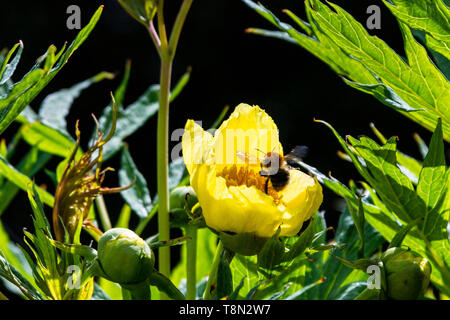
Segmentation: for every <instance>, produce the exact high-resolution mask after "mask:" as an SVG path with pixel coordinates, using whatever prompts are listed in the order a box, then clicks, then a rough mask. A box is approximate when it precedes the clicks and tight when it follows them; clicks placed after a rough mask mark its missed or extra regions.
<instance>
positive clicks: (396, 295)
mask: <svg viewBox="0 0 450 320" xmlns="http://www.w3.org/2000/svg"><path fill="white" fill-rule="evenodd" d="M381 261H382V262H383V263H384V267H385V271H386V286H387V288H384V289H385V291H386V294H387V296H388V297H389V298H391V299H394V300H414V299H417V298H419V297H421V296H423V294H424V293H425V290H426V289H427V288H428V285H429V283H430V274H431V265H430V263H429V262H428V260H427V259H425V258H423V257H422V256H420V255H419V254H417V253H415V252H412V251H410V250H405V249H402V248H399V247H395V248H390V249H388V250H387V251H386V252H385V253H384V254H383V255H382V257H381Z"/></svg>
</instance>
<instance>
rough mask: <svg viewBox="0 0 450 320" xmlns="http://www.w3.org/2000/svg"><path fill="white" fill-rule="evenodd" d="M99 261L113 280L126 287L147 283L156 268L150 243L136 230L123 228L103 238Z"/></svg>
mask: <svg viewBox="0 0 450 320" xmlns="http://www.w3.org/2000/svg"><path fill="white" fill-rule="evenodd" d="M98 260H99V263H100V266H101V268H102V271H103V272H104V273H105V275H106V276H107V277H108V278H109V279H110V280H111V281H114V282H117V283H120V284H125V285H126V284H135V283H140V282H143V281H145V280H146V279H147V278H148V277H149V276H150V275H151V274H152V272H153V267H154V265H155V256H154V254H153V252H152V250H151V249H150V247H149V246H148V244H147V243H146V242H145V241H144V240H143V239H141V238H140V237H139V236H138V235H137V234H136V233H134V232H133V231H131V230H128V229H123V228H115V229H110V230H108V231H107V232H105V233H104V234H103V235H102V236H101V238H100V240H99V242H98Z"/></svg>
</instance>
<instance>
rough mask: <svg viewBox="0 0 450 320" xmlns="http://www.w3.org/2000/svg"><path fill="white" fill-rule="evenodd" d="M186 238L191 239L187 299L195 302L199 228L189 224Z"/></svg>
mask: <svg viewBox="0 0 450 320" xmlns="http://www.w3.org/2000/svg"><path fill="white" fill-rule="evenodd" d="M186 236H188V237H190V238H191V239H190V240H188V241H187V243H186V256H187V261H186V299H187V300H195V298H196V296H197V289H196V283H197V268H196V262H197V227H196V226H192V225H189V224H188V225H187V226H186Z"/></svg>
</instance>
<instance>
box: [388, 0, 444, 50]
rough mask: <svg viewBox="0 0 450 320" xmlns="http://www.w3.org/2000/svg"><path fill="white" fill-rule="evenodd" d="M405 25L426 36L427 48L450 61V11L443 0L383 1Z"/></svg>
mask: <svg viewBox="0 0 450 320" xmlns="http://www.w3.org/2000/svg"><path fill="white" fill-rule="evenodd" d="M383 2H384V4H385V5H386V6H387V7H388V8H389V10H391V12H392V13H393V14H394V15H395V16H396V17H397V18H398V19H399V20H401V21H402V22H403V23H405V24H407V25H409V26H410V27H411V28H413V29H417V30H422V31H424V32H425V34H426V42H427V46H429V47H430V48H431V49H433V50H435V51H437V52H439V53H441V54H442V55H444V56H446V57H447V59H450V9H449V8H448V7H447V6H446V5H445V4H444V3H443V1H441V0H389V1H386V0H383Z"/></svg>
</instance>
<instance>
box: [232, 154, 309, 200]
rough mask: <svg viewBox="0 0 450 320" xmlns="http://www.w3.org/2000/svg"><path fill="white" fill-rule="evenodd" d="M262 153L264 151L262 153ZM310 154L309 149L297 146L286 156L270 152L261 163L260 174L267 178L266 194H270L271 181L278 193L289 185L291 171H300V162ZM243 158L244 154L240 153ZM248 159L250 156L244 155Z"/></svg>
mask: <svg viewBox="0 0 450 320" xmlns="http://www.w3.org/2000/svg"><path fill="white" fill-rule="evenodd" d="M261 152H262V151H261ZM307 153H308V147H306V146H296V147H295V148H294V149H292V151H291V152H289V153H288V154H287V155H286V156H282V155H280V154H279V153H277V152H268V153H267V154H265V156H264V158H263V159H262V160H261V162H260V166H261V170H260V171H259V174H260V175H261V176H262V177H267V180H266V183H265V185H264V192H265V193H266V194H268V188H269V181H270V182H271V184H272V187H273V188H274V189H275V190H276V191H281V190H283V188H284V187H285V186H286V185H287V184H288V183H289V177H290V175H289V170H292V169H297V170H299V169H300V166H299V164H298V163H299V162H300V161H302V159H303V158H304V157H305V156H306V154H307ZM240 155H241V156H242V153H240ZM244 157H245V158H246V159H248V155H244Z"/></svg>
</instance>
